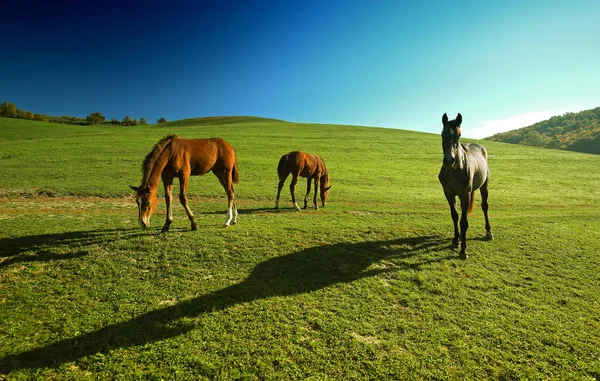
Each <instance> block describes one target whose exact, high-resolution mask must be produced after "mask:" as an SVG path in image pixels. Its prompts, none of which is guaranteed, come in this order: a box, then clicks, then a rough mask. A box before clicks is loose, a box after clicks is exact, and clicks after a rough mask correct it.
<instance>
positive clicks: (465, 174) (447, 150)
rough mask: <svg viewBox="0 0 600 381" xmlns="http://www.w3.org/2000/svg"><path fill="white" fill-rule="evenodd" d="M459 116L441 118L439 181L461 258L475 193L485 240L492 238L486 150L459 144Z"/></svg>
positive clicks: (472, 145) (454, 242)
mask: <svg viewBox="0 0 600 381" xmlns="http://www.w3.org/2000/svg"><path fill="white" fill-rule="evenodd" d="M461 122H462V115H460V114H458V116H457V117H456V119H454V120H451V121H448V116H447V115H446V114H444V115H443V116H442V124H443V125H444V130H443V131H442V148H443V149H444V164H443V165H442V169H441V170H440V174H439V176H438V178H439V179H440V183H442V187H443V188H444V194H445V195H446V199H447V200H448V204H450V214H451V215H452V221H453V222H454V239H453V240H452V247H453V248H457V247H458V238H459V237H460V238H461V245H460V257H461V258H462V259H466V258H467V252H466V249H467V229H468V228H469V222H468V221H467V214H471V213H472V212H473V209H474V206H475V191H476V190H477V189H479V191H480V192H481V198H482V202H481V207H482V208H483V214H484V216H485V230H486V231H487V234H486V238H487V239H493V235H492V232H491V231H490V221H489V219H488V201H487V200H488V179H489V177H490V170H489V168H488V163H487V157H488V155H487V151H486V150H485V148H483V146H482V145H480V144H477V143H469V144H462V143H461V142H460V141H459V139H460V123H461ZM456 196H458V199H459V200H460V209H461V211H462V214H461V217H460V234H459V232H458V213H457V212H456V206H455V203H456Z"/></svg>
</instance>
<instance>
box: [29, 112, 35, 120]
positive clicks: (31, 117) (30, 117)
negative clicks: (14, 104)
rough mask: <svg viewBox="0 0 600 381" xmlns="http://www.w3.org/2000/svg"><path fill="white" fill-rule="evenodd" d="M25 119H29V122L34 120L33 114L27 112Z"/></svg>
mask: <svg viewBox="0 0 600 381" xmlns="http://www.w3.org/2000/svg"><path fill="white" fill-rule="evenodd" d="M27 119H29V120H33V119H34V117H33V113H32V112H31V111H27Z"/></svg>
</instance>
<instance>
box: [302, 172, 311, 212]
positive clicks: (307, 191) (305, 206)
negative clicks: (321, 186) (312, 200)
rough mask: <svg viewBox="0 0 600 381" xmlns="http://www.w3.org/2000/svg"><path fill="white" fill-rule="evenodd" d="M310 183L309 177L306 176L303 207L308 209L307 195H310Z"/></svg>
mask: <svg viewBox="0 0 600 381" xmlns="http://www.w3.org/2000/svg"><path fill="white" fill-rule="evenodd" d="M310 183H311V178H310V177H309V178H307V179H306V195H305V196H304V208H303V209H308V196H309V195H310Z"/></svg>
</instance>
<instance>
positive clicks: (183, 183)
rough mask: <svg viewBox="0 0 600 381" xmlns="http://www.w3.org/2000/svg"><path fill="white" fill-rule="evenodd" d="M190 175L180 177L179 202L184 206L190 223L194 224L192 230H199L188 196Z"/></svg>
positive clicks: (185, 174)
mask: <svg viewBox="0 0 600 381" xmlns="http://www.w3.org/2000/svg"><path fill="white" fill-rule="evenodd" d="M188 180H189V174H187V173H184V174H183V175H181V176H180V177H179V202H181V205H183V208H184V209H185V212H186V213H187V216H188V218H189V219H190V222H191V223H192V230H198V224H197V223H196V219H195V218H194V213H192V210H191V209H190V207H189V206H188V200H187V196H186V192H187V187H188Z"/></svg>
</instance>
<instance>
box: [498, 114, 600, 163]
mask: <svg viewBox="0 0 600 381" xmlns="http://www.w3.org/2000/svg"><path fill="white" fill-rule="evenodd" d="M486 139H488V140H494V141H498V142H506V143H513V144H525V145H530V146H535V147H546V148H559V149H566V150H569V151H577V152H587V153H594V154H600V107H597V108H595V109H592V110H585V111H581V112H576V113H567V114H565V115H561V116H554V117H552V118H550V119H548V120H544V121H542V122H539V123H536V124H533V125H531V126H529V127H524V128H520V129H518V130H513V131H508V132H503V133H500V134H496V135H493V136H490V137H489V138H486Z"/></svg>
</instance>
